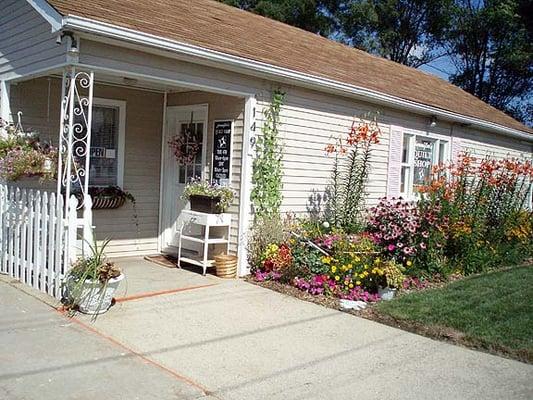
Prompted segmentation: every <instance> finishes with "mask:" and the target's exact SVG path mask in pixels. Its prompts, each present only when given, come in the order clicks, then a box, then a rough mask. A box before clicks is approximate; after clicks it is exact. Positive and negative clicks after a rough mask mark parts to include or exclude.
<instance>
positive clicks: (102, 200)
mask: <svg viewBox="0 0 533 400" xmlns="http://www.w3.org/2000/svg"><path fill="white" fill-rule="evenodd" d="M89 195H90V196H91V199H92V201H93V207H92V208H93V210H101V209H114V208H119V207H122V206H123V205H124V204H125V203H126V201H130V202H131V203H135V197H133V195H132V194H131V193H130V192H127V191H125V190H123V189H121V188H120V187H118V186H105V187H101V186H92V187H89ZM77 196H78V198H80V197H81V193H77Z"/></svg>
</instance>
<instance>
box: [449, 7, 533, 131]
mask: <svg viewBox="0 0 533 400" xmlns="http://www.w3.org/2000/svg"><path fill="white" fill-rule="evenodd" d="M453 11H454V12H453V14H452V15H453V18H452V22H451V24H450V25H449V28H448V32H447V36H446V41H445V48H446V50H447V52H448V55H449V57H450V58H451V60H452V62H453V65H454V67H455V69H456V72H454V73H453V74H452V75H451V76H450V80H451V82H452V83H454V84H456V85H458V86H460V87H461V88H463V89H464V90H466V91H467V92H469V93H472V94H473V95H475V96H477V97H479V98H480V99H481V100H483V101H485V102H487V103H489V104H491V105H493V106H494V107H496V108H498V109H500V110H504V111H507V112H508V113H510V114H511V115H513V116H514V117H516V118H518V119H522V120H523V121H524V122H529V123H530V124H531V123H533V120H532V118H533V117H532V115H533V113H531V111H532V108H533V103H532V101H531V91H532V89H533V28H532V25H531V15H532V12H533V6H532V5H531V2H530V1H527V0H489V1H487V0H485V1H472V0H456V1H455V7H454V9H453Z"/></svg>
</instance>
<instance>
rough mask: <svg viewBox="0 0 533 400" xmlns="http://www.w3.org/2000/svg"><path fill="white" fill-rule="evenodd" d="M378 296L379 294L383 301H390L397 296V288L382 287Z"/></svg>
mask: <svg viewBox="0 0 533 400" xmlns="http://www.w3.org/2000/svg"><path fill="white" fill-rule="evenodd" d="M378 294H379V297H381V300H386V301H389V300H392V299H393V298H394V296H395V295H396V288H390V287H386V288H382V287H380V288H378Z"/></svg>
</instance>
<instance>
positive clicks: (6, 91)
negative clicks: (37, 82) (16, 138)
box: [0, 81, 13, 137]
mask: <svg viewBox="0 0 533 400" xmlns="http://www.w3.org/2000/svg"><path fill="white" fill-rule="evenodd" d="M9 95H10V87H9V82H8V81H0V118H2V120H3V121H4V122H6V123H11V122H13V121H12V119H11V104H10V103H11V101H10V96H9ZM6 135H7V132H6V131H5V129H0V137H4V136H6Z"/></svg>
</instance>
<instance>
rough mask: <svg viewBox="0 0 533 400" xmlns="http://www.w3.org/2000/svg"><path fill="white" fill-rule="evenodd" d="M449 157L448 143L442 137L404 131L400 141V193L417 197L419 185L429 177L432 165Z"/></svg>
mask: <svg viewBox="0 0 533 400" xmlns="http://www.w3.org/2000/svg"><path fill="white" fill-rule="evenodd" d="M448 159H449V143H448V141H446V140H443V139H437V138H433V137H427V136H418V135H414V134H409V133H406V134H404V135H403V143H402V165H401V175H400V194H401V196H402V197H404V198H413V197H417V195H418V191H419V188H420V186H423V185H425V184H426V183H428V182H429V180H430V179H431V169H432V167H433V166H434V165H437V164H439V163H444V162H446V161H448Z"/></svg>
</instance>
